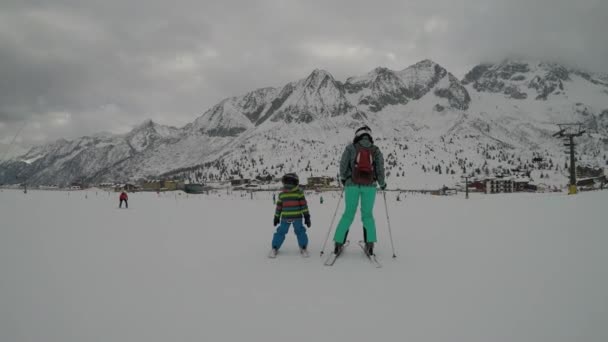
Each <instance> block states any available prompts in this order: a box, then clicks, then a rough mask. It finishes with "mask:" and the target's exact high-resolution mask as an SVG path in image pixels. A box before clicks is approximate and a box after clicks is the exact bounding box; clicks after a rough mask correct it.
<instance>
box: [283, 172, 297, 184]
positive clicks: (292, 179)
mask: <svg viewBox="0 0 608 342" xmlns="http://www.w3.org/2000/svg"><path fill="white" fill-rule="evenodd" d="M281 182H283V185H292V186H297V185H298V184H300V179H299V178H298V175H296V174H295V173H287V174H285V175H284V176H283V178H282V179H281Z"/></svg>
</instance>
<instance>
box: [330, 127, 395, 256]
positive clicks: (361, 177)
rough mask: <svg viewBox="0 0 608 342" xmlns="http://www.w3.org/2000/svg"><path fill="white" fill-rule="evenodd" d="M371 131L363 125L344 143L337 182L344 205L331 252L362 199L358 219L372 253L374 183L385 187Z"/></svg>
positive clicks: (343, 236) (341, 241)
mask: <svg viewBox="0 0 608 342" xmlns="http://www.w3.org/2000/svg"><path fill="white" fill-rule="evenodd" d="M371 134H372V130H371V129H370V128H369V127H367V126H363V127H361V128H359V129H357V130H356V131H355V138H354V139H353V143H352V144H350V145H348V146H346V149H345V150H344V153H343V154H342V159H341V160H340V181H341V182H342V185H344V194H345V202H346V205H345V208H344V214H343V215H342V218H341V219H340V222H339V223H338V227H337V228H336V233H335V235H334V242H335V248H334V253H335V254H339V253H340V251H341V249H342V246H343V245H344V242H345V240H346V236H347V235H348V230H349V229H350V225H351V224H352V223H353V220H354V219H355V213H356V211H357V206H358V203H359V199H361V221H363V236H364V240H365V248H366V250H367V252H368V253H369V254H370V255H373V254H374V243H375V242H376V223H375V221H374V216H373V210H374V201H375V199H376V185H379V186H380V189H382V190H384V189H386V183H385V181H384V157H383V156H382V152H380V149H379V148H378V147H377V146H376V145H374V140H373V139H372V135H371Z"/></svg>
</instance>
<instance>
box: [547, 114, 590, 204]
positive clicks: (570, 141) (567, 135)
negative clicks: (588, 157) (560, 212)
mask: <svg viewBox="0 0 608 342" xmlns="http://www.w3.org/2000/svg"><path fill="white" fill-rule="evenodd" d="M557 126H558V127H559V132H557V133H555V134H553V136H554V137H557V138H562V139H564V140H565V143H564V146H566V147H570V151H566V153H569V154H570V184H569V185H568V194H569V195H574V194H576V193H577V189H576V166H575V162H576V160H575V158H574V153H575V149H574V148H575V147H576V145H575V144H574V137H580V136H581V135H583V134H584V133H585V131H584V130H583V124H581V123H565V124H557Z"/></svg>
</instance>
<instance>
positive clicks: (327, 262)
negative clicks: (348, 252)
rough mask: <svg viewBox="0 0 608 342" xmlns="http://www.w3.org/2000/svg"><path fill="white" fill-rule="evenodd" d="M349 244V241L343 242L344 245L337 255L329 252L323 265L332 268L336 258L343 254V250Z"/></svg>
mask: <svg viewBox="0 0 608 342" xmlns="http://www.w3.org/2000/svg"><path fill="white" fill-rule="evenodd" d="M349 244H350V241H349V240H346V241H344V244H343V245H342V249H340V252H339V253H338V254H336V253H334V252H331V254H329V256H328V257H327V259H326V260H325V263H324V265H325V266H333V265H334V263H335V262H336V259H338V257H339V256H340V255H342V253H343V252H344V248H346V246H348V245H349Z"/></svg>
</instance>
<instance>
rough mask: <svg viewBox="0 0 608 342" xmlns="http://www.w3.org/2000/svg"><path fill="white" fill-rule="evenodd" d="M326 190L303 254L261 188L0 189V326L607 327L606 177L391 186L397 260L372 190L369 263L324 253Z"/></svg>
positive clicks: (284, 335)
mask: <svg viewBox="0 0 608 342" xmlns="http://www.w3.org/2000/svg"><path fill="white" fill-rule="evenodd" d="M85 195H86V197H87V198H86V199H85ZM323 196H324V198H325V200H326V202H325V204H323V205H320V204H319V199H318V195H316V194H313V195H310V196H308V201H309V203H310V209H311V214H312V224H313V225H312V228H311V229H310V230H309V238H310V251H311V257H310V258H308V259H304V258H301V257H300V256H299V253H298V248H297V244H296V240H295V236H294V235H293V232H292V231H290V233H289V235H288V236H287V239H286V241H285V244H284V246H283V248H282V249H281V252H280V254H279V257H278V258H277V259H275V260H272V259H268V258H267V257H266V255H267V253H268V251H269V248H270V240H271V238H272V233H273V231H274V229H273V227H272V226H271V218H272V215H273V211H274V206H273V204H272V201H271V194H270V193H258V194H255V198H254V199H253V200H251V199H250V197H249V194H241V193H232V194H229V195H227V194H226V193H225V192H224V193H220V194H219V195H218V194H215V195H211V196H205V195H185V194H181V195H177V194H176V193H163V194H161V195H160V196H159V195H157V194H155V193H133V194H130V195H129V205H130V208H129V209H128V210H124V209H123V210H120V209H118V208H117V206H118V194H117V193H111V194H110V195H108V194H107V193H105V192H102V191H98V192H97V193H96V192H95V191H88V192H81V191H79V192H71V193H69V195H68V193H66V192H60V191H30V192H28V194H23V193H22V192H18V191H9V190H4V191H2V192H0V204H1V205H0V220H1V221H0V222H2V224H1V228H0V340H1V341H15V342H21V341H62V342H66V341H146V342H151V341H242V340H249V341H311V340H315V341H370V340H372V341H375V340H380V341H385V340H387V341H388V340H392V341H535V342H536V341H551V342H556V341H606V340H607V339H608V328H606V324H605V323H606V322H608V295H607V293H608V292H606V289H607V288H608V268H607V267H606V265H605V261H606V260H607V258H608V250H607V249H606V248H605V245H606V242H607V241H608V230H607V229H606V223H605V217H606V215H605V212H604V211H603V210H604V208H605V204H606V203H607V199H608V192H594V193H583V194H580V195H577V196H566V195H563V194H511V195H474V196H473V197H472V198H471V199H470V200H468V201H466V200H464V199H463V198H462V197H458V198H456V197H434V196H422V195H408V196H407V198H406V199H405V200H403V201H401V202H396V201H395V194H394V193H388V194H387V199H388V200H389V214H390V215H391V222H392V229H393V238H394V242H395V247H396V250H397V255H398V258H397V259H395V260H393V259H392V258H391V250H390V243H389V241H388V232H387V228H386V219H385V215H384V203H383V200H382V197H381V196H379V197H378V198H377V202H376V211H375V217H376V221H377V225H378V237H379V239H380V243H379V246H378V247H377V249H376V251H377V254H378V256H379V259H380V261H381V262H382V263H383V266H384V267H383V268H381V269H376V268H374V267H373V266H372V265H370V264H369V262H368V261H367V259H366V258H365V257H364V255H363V253H362V252H361V251H360V249H359V248H358V247H357V246H356V244H354V243H353V244H351V246H350V247H348V249H347V250H346V251H345V254H344V255H343V256H342V257H340V259H338V260H337V261H336V264H335V266H334V267H325V266H323V265H322V259H321V258H319V251H320V246H321V245H322V243H323V240H324V238H325V236H326V233H327V229H328V226H329V223H330V221H331V218H332V216H333V213H334V210H335V208H336V204H337V200H338V197H339V196H338V195H337V194H333V195H332V194H327V193H326V194H323ZM342 209H343V205H340V209H339V211H338V217H337V218H336V223H337V220H338V219H339V217H340V214H341V213H342ZM336 223H334V226H335V224H336ZM361 236H362V233H361V224H360V220H359V218H358V217H357V218H356V219H355V223H354V224H353V226H352V227H351V233H350V236H349V238H350V240H351V241H352V242H356V241H357V240H359V239H360V238H361ZM329 246H330V243H328V249H327V252H326V253H328V252H329Z"/></svg>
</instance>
